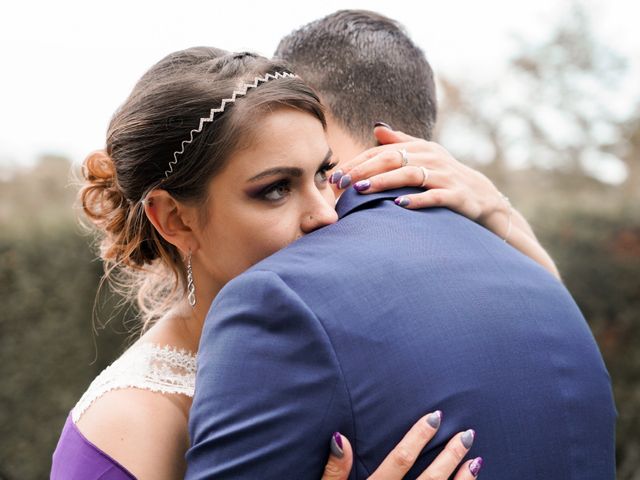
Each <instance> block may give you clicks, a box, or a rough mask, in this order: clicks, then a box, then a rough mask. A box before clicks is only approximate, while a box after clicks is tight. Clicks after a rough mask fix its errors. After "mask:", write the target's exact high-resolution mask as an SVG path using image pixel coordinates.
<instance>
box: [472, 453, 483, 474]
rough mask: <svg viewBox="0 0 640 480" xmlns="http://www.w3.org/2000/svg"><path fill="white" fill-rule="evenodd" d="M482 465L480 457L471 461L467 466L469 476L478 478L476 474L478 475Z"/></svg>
mask: <svg viewBox="0 0 640 480" xmlns="http://www.w3.org/2000/svg"><path fill="white" fill-rule="evenodd" d="M482 463H483V461H482V457H478V458H474V459H473V462H471V463H470V464H469V470H470V471H471V475H473V476H474V477H477V476H478V473H480V469H481V468H482Z"/></svg>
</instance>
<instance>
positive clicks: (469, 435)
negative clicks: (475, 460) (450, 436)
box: [461, 429, 476, 450]
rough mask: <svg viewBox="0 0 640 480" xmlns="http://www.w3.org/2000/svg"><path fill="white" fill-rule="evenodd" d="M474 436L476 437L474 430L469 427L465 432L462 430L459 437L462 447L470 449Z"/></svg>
mask: <svg viewBox="0 0 640 480" xmlns="http://www.w3.org/2000/svg"><path fill="white" fill-rule="evenodd" d="M475 438H476V432H475V430H472V429H469V430H467V431H466V432H464V433H463V434H462V437H461V440H462V444H463V445H464V448H466V449H467V450H468V449H470V448H471V445H473V440H474V439H475Z"/></svg>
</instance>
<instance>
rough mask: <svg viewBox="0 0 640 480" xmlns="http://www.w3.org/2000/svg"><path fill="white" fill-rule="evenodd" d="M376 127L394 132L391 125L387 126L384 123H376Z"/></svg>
mask: <svg viewBox="0 0 640 480" xmlns="http://www.w3.org/2000/svg"><path fill="white" fill-rule="evenodd" d="M375 127H384V128H388V129H389V130H393V128H391V125H388V124H386V123H384V122H376V123H375V124H374V128H375Z"/></svg>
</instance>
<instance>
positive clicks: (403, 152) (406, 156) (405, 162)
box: [398, 148, 409, 168]
mask: <svg viewBox="0 0 640 480" xmlns="http://www.w3.org/2000/svg"><path fill="white" fill-rule="evenodd" d="M398 152H400V156H401V157H402V160H400V168H402V167H406V166H407V165H408V164H409V154H408V153H407V150H406V149H404V148H401V149H400V150H398Z"/></svg>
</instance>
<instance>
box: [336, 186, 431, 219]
mask: <svg viewBox="0 0 640 480" xmlns="http://www.w3.org/2000/svg"><path fill="white" fill-rule="evenodd" d="M422 192H424V190H423V189H421V188H417V187H404V188H395V189H393V190H387V191H385V192H377V193H367V194H362V193H358V192H357V191H356V190H355V189H354V188H352V187H349V188H347V189H346V190H345V191H344V193H343V194H342V195H341V196H340V198H339V199H338V203H336V211H337V212H338V218H342V217H345V216H347V215H348V214H349V213H351V212H352V211H354V210H355V209H356V208H359V207H362V206H363V205H366V204H368V203H371V202H376V201H380V200H386V199H394V198H396V197H399V196H401V195H410V194H414V193H422Z"/></svg>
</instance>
